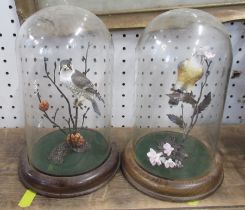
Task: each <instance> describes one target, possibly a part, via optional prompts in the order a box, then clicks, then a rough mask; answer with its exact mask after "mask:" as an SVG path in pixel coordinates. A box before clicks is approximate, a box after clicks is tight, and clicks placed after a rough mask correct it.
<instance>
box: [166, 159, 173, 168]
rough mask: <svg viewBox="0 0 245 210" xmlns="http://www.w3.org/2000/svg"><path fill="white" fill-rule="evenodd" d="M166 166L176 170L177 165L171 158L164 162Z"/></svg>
mask: <svg viewBox="0 0 245 210" xmlns="http://www.w3.org/2000/svg"><path fill="white" fill-rule="evenodd" d="M164 166H165V168H174V167H175V166H176V164H175V162H174V161H173V160H172V159H171V158H169V159H168V160H166V161H165V162H164Z"/></svg>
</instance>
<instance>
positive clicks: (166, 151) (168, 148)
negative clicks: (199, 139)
mask: <svg viewBox="0 0 245 210" xmlns="http://www.w3.org/2000/svg"><path fill="white" fill-rule="evenodd" d="M163 149H164V151H163V152H164V154H166V155H167V156H170V155H171V153H172V151H173V150H174V148H173V147H172V146H171V144H169V143H165V144H164V145H163Z"/></svg>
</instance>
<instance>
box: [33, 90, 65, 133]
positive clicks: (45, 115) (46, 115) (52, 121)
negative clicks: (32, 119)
mask: <svg viewBox="0 0 245 210" xmlns="http://www.w3.org/2000/svg"><path fill="white" fill-rule="evenodd" d="M37 97H38V100H39V102H40V103H41V101H42V100H41V96H40V94H39V92H37ZM42 112H43V113H44V114H43V116H44V117H45V118H46V119H47V120H49V122H50V123H51V124H53V126H54V127H57V128H59V130H60V131H61V132H62V133H64V134H65V135H66V132H65V131H64V130H63V129H62V128H61V127H60V126H59V125H58V124H57V123H56V122H55V121H54V120H52V119H51V118H50V117H49V115H48V113H47V112H46V111H42Z"/></svg>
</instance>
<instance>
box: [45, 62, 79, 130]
mask: <svg viewBox="0 0 245 210" xmlns="http://www.w3.org/2000/svg"><path fill="white" fill-rule="evenodd" d="M47 60H48V59H47V58H44V68H45V73H46V76H43V77H44V78H48V79H49V80H50V82H51V83H52V84H53V85H54V86H55V87H56V89H57V90H58V91H59V93H60V94H61V95H62V96H63V97H64V99H65V100H66V102H67V105H68V111H69V116H70V118H71V122H72V125H73V127H75V123H74V120H73V117H72V113H71V105H70V102H69V100H68V98H67V97H66V95H65V94H64V93H63V92H62V91H61V89H60V88H59V87H58V85H57V84H56V83H55V81H54V80H53V79H52V78H51V77H50V76H49V72H48V70H47ZM54 67H55V68H54V72H55V71H56V62H55V65H54Z"/></svg>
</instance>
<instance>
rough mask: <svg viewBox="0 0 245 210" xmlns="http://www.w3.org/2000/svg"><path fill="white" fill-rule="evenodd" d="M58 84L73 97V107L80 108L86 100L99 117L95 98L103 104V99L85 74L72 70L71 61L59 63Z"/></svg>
mask: <svg viewBox="0 0 245 210" xmlns="http://www.w3.org/2000/svg"><path fill="white" fill-rule="evenodd" d="M60 82H61V83H63V84H64V85H65V87H66V88H68V89H69V90H70V91H71V92H72V94H73V95H74V96H75V101H74V105H75V106H76V107H78V106H79V107H81V108H82V104H83V101H84V100H88V101H90V102H91V104H92V107H93V110H94V111H95V112H96V113H97V114H98V115H101V113H100V110H99V107H98V104H97V102H96V100H95V98H97V99H98V100H99V101H102V102H103V103H104V100H103V98H102V97H101V95H100V93H99V92H98V91H97V90H96V89H95V87H94V85H93V83H92V82H91V81H90V80H89V79H88V78H87V76H86V74H85V72H80V71H78V70H76V69H74V68H73V66H72V61H71V59H69V60H61V61H60Z"/></svg>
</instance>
